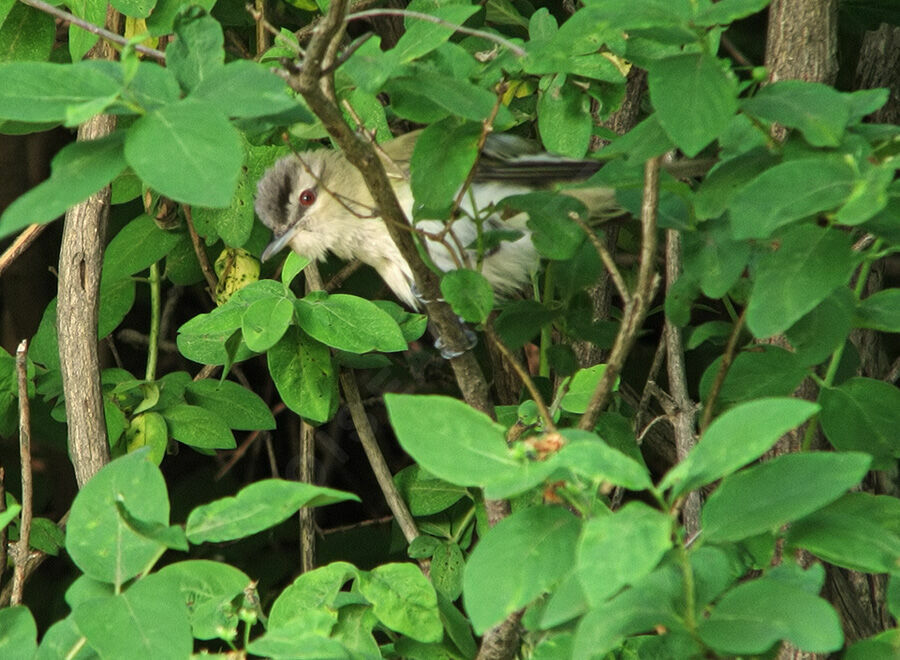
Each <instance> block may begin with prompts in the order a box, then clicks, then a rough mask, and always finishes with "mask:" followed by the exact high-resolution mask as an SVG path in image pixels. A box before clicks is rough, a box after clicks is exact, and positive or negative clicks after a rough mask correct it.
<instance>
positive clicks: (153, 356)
mask: <svg viewBox="0 0 900 660" xmlns="http://www.w3.org/2000/svg"><path fill="white" fill-rule="evenodd" d="M149 284H150V334H149V336H148V338H147V339H148V344H147V371H146V374H145V375H144V378H145V379H146V380H156V362H157V360H158V359H159V318H160V282H159V264H158V263H156V262H154V263H152V264H151V265H150V278H149Z"/></svg>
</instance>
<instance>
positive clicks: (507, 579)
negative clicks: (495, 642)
mask: <svg viewBox="0 0 900 660" xmlns="http://www.w3.org/2000/svg"><path fill="white" fill-rule="evenodd" d="M580 528H581V523H580V522H579V520H578V519H577V518H576V517H575V516H573V515H572V514H571V513H569V512H568V511H566V510H565V509H563V508H561V507H546V506H535V507H531V508H527V509H522V510H520V511H516V512H515V513H513V514H512V515H511V516H509V517H507V518H504V519H503V520H501V521H500V522H499V523H497V525H495V526H494V527H493V528H491V529H490V531H488V533H487V534H486V535H485V536H484V538H482V539H481V541H480V542H479V543H478V545H477V546H475V550H474V552H472V554H471V556H470V557H469V562H468V564H467V565H466V571H465V575H464V577H463V601H464V603H465V606H466V611H467V612H468V613H469V618H470V619H471V621H472V627H473V628H474V629H475V632H476V633H483V632H484V631H485V630H487V629H488V628H490V627H491V626H492V625H494V624H495V623H498V622H500V621H501V620H502V619H503V618H504V617H505V616H506V615H507V614H510V613H511V612H515V611H516V610H518V609H520V608H522V607H524V606H525V605H527V604H528V603H530V602H531V601H533V600H534V599H536V598H537V597H538V596H540V595H541V594H542V593H544V592H545V591H547V590H549V589H550V588H552V587H553V586H554V585H555V584H557V583H558V582H559V581H560V580H561V579H562V578H563V576H565V575H566V574H567V573H569V572H570V571H571V570H572V564H573V563H574V561H575V545H576V541H577V539H578V533H579V530H580ZM509 557H515V558H516V560H515V561H510V560H509Z"/></svg>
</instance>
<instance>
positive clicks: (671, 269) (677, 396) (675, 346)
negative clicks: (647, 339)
mask: <svg viewBox="0 0 900 660" xmlns="http://www.w3.org/2000/svg"><path fill="white" fill-rule="evenodd" d="M680 274H681V237H680V235H679V233H678V232H677V231H675V230H674V229H668V230H666V292H667V293H668V291H669V290H670V289H671V288H672V285H673V284H674V283H675V280H677V279H678V276H679V275H680ZM663 332H664V334H665V341H666V373H667V375H668V377H669V392H670V394H671V396H672V400H673V402H674V404H675V411H674V415H673V417H674V419H673V420H672V429H673V430H674V432H675V453H676V455H677V457H678V460H679V461H681V460H684V458H685V457H686V456H687V455H688V453H689V452H690V450H691V449H692V448H693V447H694V445H695V444H697V436H696V434H695V433H694V421H695V418H696V416H697V406H696V405H694V402H693V401H691V397H690V395H689V394H688V386H687V374H686V372H685V364H684V342H683V341H682V337H681V328H679V327H678V326H676V325H675V324H674V323H672V322H671V321H670V320H669V318H668V317H666V322H665V327H664V330H663ZM682 520H683V523H684V528H685V531H686V532H687V533H688V534H694V533H695V532H697V530H699V529H700V493H699V492H698V491H696V490H695V491H691V492H690V493H688V495H687V499H686V501H685V503H684V508H683V516H682Z"/></svg>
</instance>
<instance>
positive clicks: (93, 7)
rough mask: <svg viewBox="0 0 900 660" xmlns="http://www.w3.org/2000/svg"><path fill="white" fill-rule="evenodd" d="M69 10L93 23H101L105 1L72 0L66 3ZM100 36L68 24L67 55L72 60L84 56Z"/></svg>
mask: <svg viewBox="0 0 900 660" xmlns="http://www.w3.org/2000/svg"><path fill="white" fill-rule="evenodd" d="M67 4H68V7H69V11H71V12H72V13H73V14H75V16H77V17H78V18H82V19H84V20H86V21H87V22H88V23H92V24H93V25H103V24H104V23H105V21H106V7H107V3H106V2H101V1H100V0H72V1H71V2H69V3H67ZM99 38H100V37H99V36H97V35H96V34H93V33H91V32H88V31H87V30H83V29H82V28H80V27H78V26H76V25H74V24H71V23H70V24H69V55H70V57H71V58H72V61H73V62H77V61H78V60H80V59H81V58H82V57H84V56H85V55H86V54H87V52H88V51H89V50H90V49H91V48H93V47H94V44H96V43H97V40H98V39H99Z"/></svg>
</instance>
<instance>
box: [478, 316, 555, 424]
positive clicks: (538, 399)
mask: <svg viewBox="0 0 900 660" xmlns="http://www.w3.org/2000/svg"><path fill="white" fill-rule="evenodd" d="M484 334H485V335H486V336H487V338H488V340H490V342H491V343H492V344H493V345H494V346H495V347H496V348H497V350H498V351H500V354H501V355H502V356H503V358H504V359H505V360H506V362H507V364H509V366H511V367H512V368H513V371H515V372H516V374H517V375H518V376H519V378H520V379H521V381H522V383H523V384H524V385H525V388H526V389H527V390H528V393H529V394H531V398H532V399H534V402H535V404H536V405H537V408H538V412H539V413H540V415H541V418H542V419H543V420H544V430H546V431H550V432H553V431H556V425H555V424H554V423H553V415H552V414H551V413H550V409H549V408H547V404H546V403H545V402H544V397H542V396H541V393H540V391H538V388H537V386H536V385H535V384H534V381H533V380H532V379H531V375H530V374H529V373H528V372H527V371H526V370H525V367H523V366H522V363H521V362H519V361H518V360H517V359H516V356H515V355H513V352H512V351H511V350H509V348H508V347H507V346H506V344H504V343H503V341H502V340H501V339H500V337H498V336H497V333H496V332H494V326H493V324H492V323H490V322H488V323H486V324H485V326H484Z"/></svg>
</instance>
